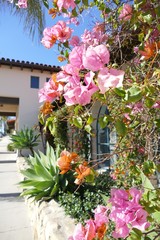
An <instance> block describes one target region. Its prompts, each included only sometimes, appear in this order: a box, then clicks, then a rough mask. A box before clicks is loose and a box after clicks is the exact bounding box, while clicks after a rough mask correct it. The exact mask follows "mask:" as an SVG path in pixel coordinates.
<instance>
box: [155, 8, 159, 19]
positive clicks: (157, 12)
mask: <svg viewBox="0 0 160 240" xmlns="http://www.w3.org/2000/svg"><path fill="white" fill-rule="evenodd" d="M155 12H156V14H157V16H158V17H160V6H158V7H156V8H155Z"/></svg>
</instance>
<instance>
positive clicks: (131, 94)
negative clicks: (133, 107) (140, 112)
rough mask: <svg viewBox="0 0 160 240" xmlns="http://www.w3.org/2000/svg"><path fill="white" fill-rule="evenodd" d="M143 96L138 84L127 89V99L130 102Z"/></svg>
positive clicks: (136, 100)
mask: <svg viewBox="0 0 160 240" xmlns="http://www.w3.org/2000/svg"><path fill="white" fill-rule="evenodd" d="M141 98H142V93H141V90H140V88H139V87H138V86H132V87H131V88H129V89H127V90H126V96H125V100H126V101H128V102H138V101H139V100H140V99H141Z"/></svg>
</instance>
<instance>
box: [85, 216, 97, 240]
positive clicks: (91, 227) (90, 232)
mask: <svg viewBox="0 0 160 240" xmlns="http://www.w3.org/2000/svg"><path fill="white" fill-rule="evenodd" d="M85 230H86V234H85V238H84V239H85V240H93V239H94V238H95V236H96V228H95V224H94V220H92V219H90V220H88V221H87V222H86V225H85Z"/></svg>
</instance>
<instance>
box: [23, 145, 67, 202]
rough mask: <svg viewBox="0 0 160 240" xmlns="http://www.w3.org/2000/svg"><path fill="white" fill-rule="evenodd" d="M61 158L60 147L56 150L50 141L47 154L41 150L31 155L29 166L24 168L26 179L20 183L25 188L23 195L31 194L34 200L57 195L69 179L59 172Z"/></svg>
mask: <svg viewBox="0 0 160 240" xmlns="http://www.w3.org/2000/svg"><path fill="white" fill-rule="evenodd" d="M58 158H59V147H57V149H56V150H54V149H53V148H52V147H51V146H50V145H49V144H48V143H47V147H46V154H44V153H42V152H41V151H39V152H38V153H35V154H34V157H33V156H29V158H28V162H29V168H27V169H26V170H22V171H21V173H22V174H23V175H24V177H25V179H24V180H23V181H21V182H20V183H19V186H20V187H22V188H23V190H24V191H23V192H22V193H21V196H26V195H29V197H34V200H40V199H42V200H48V199H51V198H53V197H54V196H56V194H57V193H58V191H59V190H61V191H62V190H64V189H65V188H66V187H67V184H68V181H67V179H65V178H64V175H61V174H60V173H59V172H60V170H59V167H58V166H57V159H58Z"/></svg>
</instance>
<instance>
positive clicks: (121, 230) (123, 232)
mask: <svg viewBox="0 0 160 240" xmlns="http://www.w3.org/2000/svg"><path fill="white" fill-rule="evenodd" d="M129 232H130V230H129V228H128V226H127V224H126V223H125V221H123V220H121V219H119V220H118V222H117V223H116V228H115V231H114V232H113V233H112V236H113V237H114V238H116V239H117V238H123V239H125V238H126V237H127V236H128V235H129Z"/></svg>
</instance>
